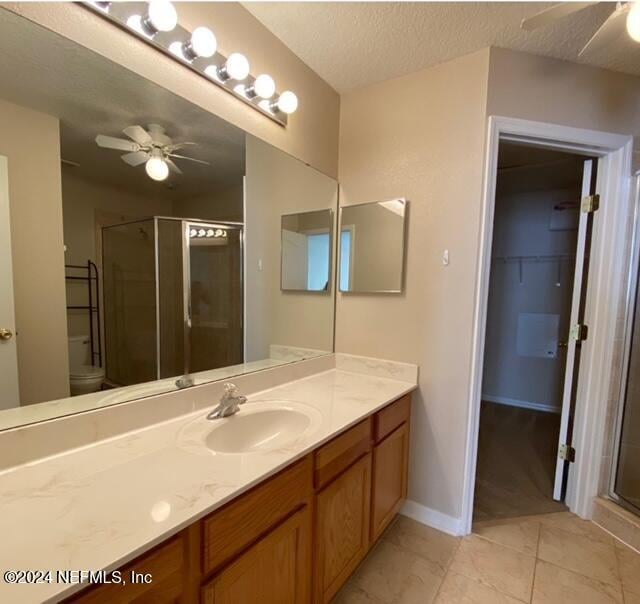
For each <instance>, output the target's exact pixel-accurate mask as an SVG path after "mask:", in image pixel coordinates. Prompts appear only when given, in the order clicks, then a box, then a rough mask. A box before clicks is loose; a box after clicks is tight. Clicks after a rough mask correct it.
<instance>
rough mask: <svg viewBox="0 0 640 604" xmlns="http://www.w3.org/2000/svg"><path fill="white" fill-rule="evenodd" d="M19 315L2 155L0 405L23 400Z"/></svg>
mask: <svg viewBox="0 0 640 604" xmlns="http://www.w3.org/2000/svg"><path fill="white" fill-rule="evenodd" d="M15 333H16V319H15V312H14V306H13V267H12V263H11V227H10V221H9V172H8V167H7V158H6V157H2V156H0V384H2V389H1V390H0V409H8V408H10V407H16V406H17V405H19V404H20V397H19V393H18V356H17V348H16V335H15Z"/></svg>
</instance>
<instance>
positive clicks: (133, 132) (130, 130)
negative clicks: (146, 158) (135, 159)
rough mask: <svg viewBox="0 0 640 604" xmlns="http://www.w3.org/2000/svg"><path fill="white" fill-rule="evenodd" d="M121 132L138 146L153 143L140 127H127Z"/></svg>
mask: <svg viewBox="0 0 640 604" xmlns="http://www.w3.org/2000/svg"><path fill="white" fill-rule="evenodd" d="M122 132H124V133H125V134H126V135H127V136H128V137H129V138H132V139H133V140H134V141H136V143H138V144H139V145H143V146H144V145H150V144H151V143H152V142H153V139H152V138H151V135H150V134H149V133H148V132H147V131H146V130H145V129H144V128H143V127H142V126H127V127H126V128H125V129H124V130H123V131H122Z"/></svg>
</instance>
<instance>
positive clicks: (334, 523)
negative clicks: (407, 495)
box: [314, 453, 371, 603]
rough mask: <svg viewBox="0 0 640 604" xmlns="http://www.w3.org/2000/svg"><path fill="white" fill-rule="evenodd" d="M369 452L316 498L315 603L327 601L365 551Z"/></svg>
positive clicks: (369, 486) (367, 535) (369, 490)
mask: <svg viewBox="0 0 640 604" xmlns="http://www.w3.org/2000/svg"><path fill="white" fill-rule="evenodd" d="M370 502H371V453H368V454H367V455H366V456H364V457H363V458H362V459H360V461H358V462H356V463H355V464H354V465H353V466H351V468H349V469H348V470H346V471H345V472H344V473H343V474H341V475H340V476H339V477H338V478H336V479H335V480H334V481H333V482H332V483H330V484H329V485H328V486H326V487H325V488H324V489H323V490H322V491H320V492H319V493H318V495H317V498H316V532H315V534H316V559H315V575H314V577H315V578H314V593H315V601H316V602H318V603H320V602H321V603H324V602H329V601H330V600H331V598H333V596H334V595H335V594H336V593H337V592H338V590H339V589H340V587H342V585H343V583H344V582H345V581H346V580H347V579H348V577H349V575H350V574H351V573H352V572H353V571H354V570H355V568H356V566H358V564H359V563H360V561H361V560H362V558H364V556H365V555H366V553H367V550H368V548H369V511H370V510H369V506H370Z"/></svg>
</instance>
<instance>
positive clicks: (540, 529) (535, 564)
mask: <svg viewBox="0 0 640 604" xmlns="http://www.w3.org/2000/svg"><path fill="white" fill-rule="evenodd" d="M537 524H538V538H537V539H536V561H535V563H534V565H533V581H531V596H530V597H529V602H530V603H531V604H533V593H534V590H535V587H536V575H537V573H538V562H539V560H540V558H538V552H539V551H540V534H541V533H542V524H541V523H540V522H538V523H537Z"/></svg>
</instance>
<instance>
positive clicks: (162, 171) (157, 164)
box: [145, 157, 169, 180]
mask: <svg viewBox="0 0 640 604" xmlns="http://www.w3.org/2000/svg"><path fill="white" fill-rule="evenodd" d="M145 170H146V171H147V174H148V175H149V178H152V179H153V180H165V179H166V178H167V176H169V166H168V165H167V162H166V161H164V159H162V158H161V157H150V158H149V159H148V160H147V163H146V164H145Z"/></svg>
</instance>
